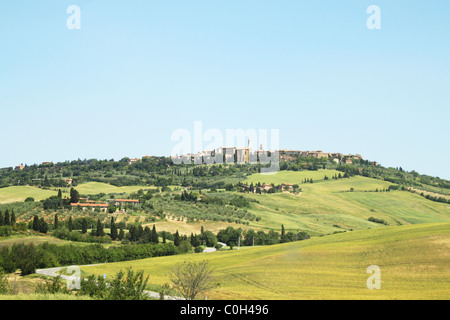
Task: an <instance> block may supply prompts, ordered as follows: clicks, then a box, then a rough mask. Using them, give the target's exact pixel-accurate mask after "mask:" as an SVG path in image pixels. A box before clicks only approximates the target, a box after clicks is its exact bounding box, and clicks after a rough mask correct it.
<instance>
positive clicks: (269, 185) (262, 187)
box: [261, 184, 273, 191]
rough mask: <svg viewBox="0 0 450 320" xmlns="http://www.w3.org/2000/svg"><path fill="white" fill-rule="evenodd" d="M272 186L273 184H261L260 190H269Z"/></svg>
mask: <svg viewBox="0 0 450 320" xmlns="http://www.w3.org/2000/svg"><path fill="white" fill-rule="evenodd" d="M272 188H273V186H272V185H271V184H262V185H261V190H262V191H269V190H270V189H272Z"/></svg>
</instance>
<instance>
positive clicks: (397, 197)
mask: <svg viewBox="0 0 450 320" xmlns="http://www.w3.org/2000/svg"><path fill="white" fill-rule="evenodd" d="M284 173H285V172H280V173H278V174H283V175H285V174H284ZM323 173H324V172H322V174H321V175H323ZM290 174H291V175H292V177H291V183H292V182H293V181H295V180H298V179H301V178H302V177H303V176H304V175H306V174H308V172H291V173H290ZM327 175H328V174H327ZM254 176H259V175H254ZM254 176H251V178H252V180H253V181H257V180H258V177H254ZM276 177H277V175H274V176H273V178H272V180H271V181H270V182H272V181H276V182H275V183H280V181H284V180H287V179H286V178H284V177H278V178H276ZM266 182H267V180H266ZM390 185H391V183H389V182H385V181H381V180H376V179H371V178H366V177H361V176H355V177H352V178H349V179H340V180H327V181H320V182H316V183H304V184H300V188H302V192H301V193H299V194H292V193H289V192H283V193H275V194H262V195H258V194H244V195H245V196H246V197H248V198H251V199H254V200H257V201H258V203H253V204H252V205H251V209H250V211H251V212H252V213H254V214H255V215H256V216H260V217H261V221H259V222H256V221H253V222H251V226H253V227H257V228H266V229H277V230H279V229H280V226H281V224H283V225H284V227H285V228H286V229H288V230H301V231H306V232H308V233H309V234H311V235H323V234H331V233H333V232H339V231H343V230H358V229H368V228H378V227H385V226H384V225H381V224H378V223H373V222H370V221H368V220H367V219H368V218H369V217H375V218H378V219H383V220H385V221H387V222H388V224H389V225H390V226H393V225H394V226H395V225H403V224H416V223H433V222H450V209H449V206H448V205H446V204H443V203H437V202H433V201H430V200H427V199H425V198H423V197H421V196H419V195H417V194H412V193H410V192H405V191H390V192H376V190H377V189H378V190H379V191H381V190H383V189H388V188H389V186H390ZM351 188H353V189H354V191H353V192H350V189H351Z"/></svg>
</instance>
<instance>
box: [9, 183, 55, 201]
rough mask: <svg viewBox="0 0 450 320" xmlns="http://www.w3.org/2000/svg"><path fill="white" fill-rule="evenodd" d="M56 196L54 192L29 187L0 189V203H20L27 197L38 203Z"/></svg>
mask: <svg viewBox="0 0 450 320" xmlns="http://www.w3.org/2000/svg"><path fill="white" fill-rule="evenodd" d="M56 194H57V192H56V191H51V190H43V189H39V188H35V187H30V186H15V187H7V188H1V189H0V203H11V202H21V201H24V200H25V199H26V198H28V197H32V198H34V199H35V200H36V201H40V200H43V199H46V198H49V197H51V196H54V195H56Z"/></svg>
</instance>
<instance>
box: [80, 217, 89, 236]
mask: <svg viewBox="0 0 450 320" xmlns="http://www.w3.org/2000/svg"><path fill="white" fill-rule="evenodd" d="M87 229H88V221H87V219H86V218H83V220H81V233H82V234H86V233H87Z"/></svg>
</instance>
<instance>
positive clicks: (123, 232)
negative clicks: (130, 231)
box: [118, 226, 125, 241]
mask: <svg viewBox="0 0 450 320" xmlns="http://www.w3.org/2000/svg"><path fill="white" fill-rule="evenodd" d="M118 238H119V240H120V241H122V240H123V239H125V231H124V230H123V227H122V226H120V230H119V236H118Z"/></svg>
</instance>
